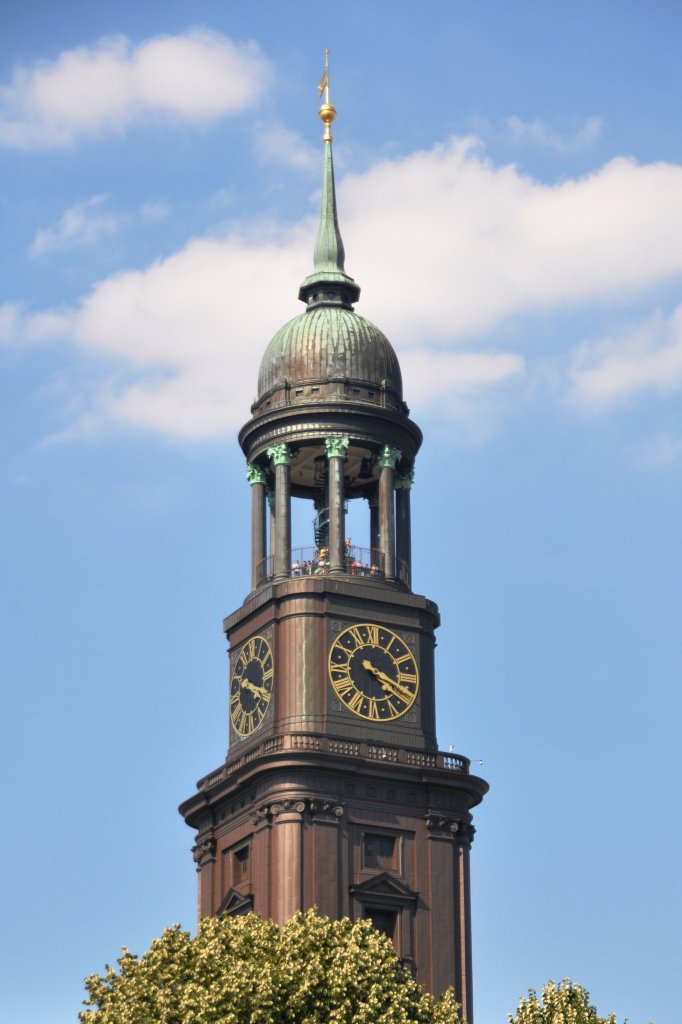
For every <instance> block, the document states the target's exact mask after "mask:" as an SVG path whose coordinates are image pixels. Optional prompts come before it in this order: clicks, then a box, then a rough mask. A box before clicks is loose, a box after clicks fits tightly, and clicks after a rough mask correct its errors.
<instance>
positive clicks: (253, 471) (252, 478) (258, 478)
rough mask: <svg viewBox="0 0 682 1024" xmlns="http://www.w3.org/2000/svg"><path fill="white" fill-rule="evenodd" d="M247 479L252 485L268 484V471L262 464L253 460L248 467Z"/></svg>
mask: <svg viewBox="0 0 682 1024" xmlns="http://www.w3.org/2000/svg"><path fill="white" fill-rule="evenodd" d="M246 479H247V480H248V482H249V483H250V484H251V485H252V486H253V484H267V482H268V471H267V470H266V469H263V467H262V466H258V465H256V463H255V462H251V463H249V465H248V466H247V467H246Z"/></svg>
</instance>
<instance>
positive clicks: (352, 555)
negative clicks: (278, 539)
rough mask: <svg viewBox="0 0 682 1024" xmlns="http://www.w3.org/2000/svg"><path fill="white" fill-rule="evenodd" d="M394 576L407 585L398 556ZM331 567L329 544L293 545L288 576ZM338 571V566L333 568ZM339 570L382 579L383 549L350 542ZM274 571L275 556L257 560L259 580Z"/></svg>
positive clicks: (316, 573)
mask: <svg viewBox="0 0 682 1024" xmlns="http://www.w3.org/2000/svg"><path fill="white" fill-rule="evenodd" d="M397 563H398V565H397V569H398V572H397V576H398V579H399V580H401V582H402V583H404V584H405V585H406V586H407V585H408V578H409V577H408V572H407V566H406V565H405V563H404V562H403V561H402V559H397ZM330 570H331V562H330V560H329V548H315V547H309V548H292V550H291V567H290V569H289V576H291V577H296V576H320V575H327V574H328V573H329V572H330ZM336 571H338V569H337V570H336ZM341 572H342V573H345V574H346V575H347V576H362V577H365V578H367V579H380V580H381V579H384V578H385V576H386V573H385V571H384V553H383V551H378V550H377V549H376V548H361V547H358V546H357V545H355V544H353V545H352V546H351V547H348V548H346V551H345V554H344V559H343V564H342V566H341ZM273 575H274V556H273V555H269V556H268V557H267V558H264V559H263V560H262V561H261V562H259V564H258V581H259V583H267V582H268V581H269V580H271V579H272V577H273Z"/></svg>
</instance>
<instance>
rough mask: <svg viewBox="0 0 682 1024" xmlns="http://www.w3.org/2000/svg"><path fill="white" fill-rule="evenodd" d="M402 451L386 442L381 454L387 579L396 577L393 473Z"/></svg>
mask: <svg viewBox="0 0 682 1024" xmlns="http://www.w3.org/2000/svg"><path fill="white" fill-rule="evenodd" d="M401 456H402V452H401V451H400V449H399V448H394V447H393V446H392V445H390V444H385V445H384V447H383V448H382V450H381V454H380V455H379V459H378V463H379V471H380V472H379V547H380V548H381V551H382V553H383V556H384V566H383V568H384V575H385V576H386V579H394V578H395V502H394V498H393V475H394V472H395V464H396V462H398V460H399V459H400V458H401Z"/></svg>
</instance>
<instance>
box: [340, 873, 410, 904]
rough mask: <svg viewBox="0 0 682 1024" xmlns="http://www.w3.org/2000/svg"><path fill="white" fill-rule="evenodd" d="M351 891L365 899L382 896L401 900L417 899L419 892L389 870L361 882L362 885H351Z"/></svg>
mask: <svg viewBox="0 0 682 1024" xmlns="http://www.w3.org/2000/svg"><path fill="white" fill-rule="evenodd" d="M351 892H352V894H353V895H354V896H356V897H358V898H359V899H362V900H365V899H370V898H376V897H377V896H381V897H383V898H384V899H386V898H388V899H394V900H395V899H398V900H400V901H401V902H405V901H408V900H409V901H412V900H416V899H417V893H416V892H413V890H412V889H410V888H408V887H407V886H406V885H405V883H404V882H401V881H400V879H398V878H395V876H394V875H391V874H389V873H388V871H382V872H381V874H379V875H373V876H372V877H371V878H368V879H366V880H365V881H364V882H361V883H360V885H353V886H351Z"/></svg>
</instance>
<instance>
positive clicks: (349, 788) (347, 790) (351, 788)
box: [343, 782, 355, 795]
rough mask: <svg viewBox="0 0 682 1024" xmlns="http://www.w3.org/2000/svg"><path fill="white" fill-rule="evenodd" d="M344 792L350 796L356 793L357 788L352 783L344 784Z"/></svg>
mask: <svg viewBox="0 0 682 1024" xmlns="http://www.w3.org/2000/svg"><path fill="white" fill-rule="evenodd" d="M343 791H344V793H348V794H349V795H350V794H351V793H354V792H355V786H354V785H353V783H352V782H344V784H343Z"/></svg>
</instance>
